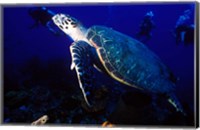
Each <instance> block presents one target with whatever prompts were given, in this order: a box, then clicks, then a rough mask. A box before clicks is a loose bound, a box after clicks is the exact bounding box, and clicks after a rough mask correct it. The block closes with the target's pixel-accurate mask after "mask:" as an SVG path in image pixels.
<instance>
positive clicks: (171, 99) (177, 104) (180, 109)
mask: <svg viewBox="0 0 200 130" xmlns="http://www.w3.org/2000/svg"><path fill="white" fill-rule="evenodd" d="M167 101H168V102H169V103H170V104H171V105H172V106H173V107H174V108H175V109H176V111H177V112H181V113H182V114H183V115H184V116H186V113H185V112H184V110H183V107H182V105H181V103H180V101H179V100H178V99H177V97H176V96H175V95H174V94H170V95H169V96H168V100H167Z"/></svg>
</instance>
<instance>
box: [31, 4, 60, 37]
mask: <svg viewBox="0 0 200 130" xmlns="http://www.w3.org/2000/svg"><path fill="white" fill-rule="evenodd" d="M28 13H29V15H30V16H31V17H32V18H33V19H34V20H35V23H34V24H33V25H32V26H31V27H30V28H31V29H32V28H35V27H38V26H39V25H42V26H44V27H47V28H48V29H49V30H50V31H51V32H52V33H53V34H55V35H61V34H63V33H62V32H61V31H60V29H59V28H58V27H57V26H55V25H54V23H53V21H52V17H53V16H54V15H55V13H54V12H52V11H51V10H49V9H47V8H46V7H33V8H30V9H29V10H28Z"/></svg>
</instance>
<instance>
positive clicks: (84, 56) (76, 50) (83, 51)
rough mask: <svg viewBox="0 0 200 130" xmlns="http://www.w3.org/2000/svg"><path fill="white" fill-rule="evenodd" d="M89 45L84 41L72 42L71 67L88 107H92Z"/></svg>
mask: <svg viewBox="0 0 200 130" xmlns="http://www.w3.org/2000/svg"><path fill="white" fill-rule="evenodd" d="M90 50H91V46H90V45H89V44H88V43H86V42H84V41H78V42H74V43H73V44H72V45H71V46H70V51H71V55H72V64H71V69H74V68H75V70H76V74H77V78H78V82H79V86H80V88H81V90H82V93H83V96H84V99H85V101H86V103H87V105H88V106H89V107H92V104H93V103H92V95H91V90H92V81H93V70H92V69H93V68H92V66H93V63H92V60H91V54H90Z"/></svg>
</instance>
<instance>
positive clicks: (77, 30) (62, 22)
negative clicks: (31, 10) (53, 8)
mask: <svg viewBox="0 0 200 130" xmlns="http://www.w3.org/2000/svg"><path fill="white" fill-rule="evenodd" d="M52 20H53V22H54V23H55V24H56V25H57V26H58V27H59V28H60V29H61V30H62V31H63V32H64V33H65V34H67V35H69V36H70V37H71V38H72V39H73V40H74V41H78V40H84V39H85V32H86V29H85V28H84V27H83V26H82V24H81V23H80V22H79V21H78V20H77V19H75V18H73V17H71V16H69V15H65V14H56V15H54V16H53V17H52Z"/></svg>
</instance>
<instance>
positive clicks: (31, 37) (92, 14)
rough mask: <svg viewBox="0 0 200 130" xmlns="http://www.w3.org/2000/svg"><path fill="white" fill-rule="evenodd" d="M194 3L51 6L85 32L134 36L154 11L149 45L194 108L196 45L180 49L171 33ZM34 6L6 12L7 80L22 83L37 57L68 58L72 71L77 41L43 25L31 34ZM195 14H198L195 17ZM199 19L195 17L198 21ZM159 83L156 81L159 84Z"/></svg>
mask: <svg viewBox="0 0 200 130" xmlns="http://www.w3.org/2000/svg"><path fill="white" fill-rule="evenodd" d="M192 6H194V3H182V4H180V3H176V4H175V3H174V4H170V3H165V4H159V3H152V4H139V3H138V4H136V3H135V4H123V5H122V4H121V5H120V4H115V5H113V4H105V5H92V4H91V5H87V4H86V5H62V6H60V5H50V6H46V7H47V8H49V9H50V10H52V11H54V12H56V13H66V14H70V15H71V16H73V17H75V18H77V19H79V20H80V21H81V22H82V23H83V25H85V27H90V26H92V25H105V26H108V27H112V28H113V29H115V30H117V31H120V32H122V33H124V34H126V35H129V36H131V37H135V35H136V33H137V32H138V31H139V24H140V22H141V20H142V19H143V17H144V15H145V14H146V13H147V12H148V11H153V13H154V17H153V21H154V22H155V24H156V28H155V29H153V31H152V34H153V35H152V38H151V39H150V40H149V41H148V42H147V43H145V44H146V46H148V47H149V48H150V49H151V50H152V51H153V52H155V53H156V54H157V55H158V56H159V57H160V59H161V60H162V61H163V62H164V63H165V64H166V65H167V66H169V68H170V69H171V70H172V72H173V73H174V75H175V76H176V77H178V79H179V80H178V81H177V94H178V97H179V98H180V100H181V101H183V102H186V103H187V104H189V105H190V107H191V108H192V107H193V105H194V100H193V97H194V71H195V70H194V47H195V46H194V44H190V45H187V46H186V45H184V44H179V45H177V44H176V42H175V38H174V37H173V35H172V33H171V31H172V30H173V29H174V26H175V24H176V21H177V19H178V18H179V16H180V15H182V14H183V12H184V11H185V10H187V9H191V7H192ZM30 7H36V6H35V5H23V6H22V5H20V6H10V7H9V6H5V7H4V8H3V38H4V39H3V56H4V57H3V58H4V72H5V74H6V75H8V76H11V77H13V78H15V76H16V77H17V76H18V78H19V76H20V74H19V73H18V72H17V70H18V68H20V66H22V65H23V64H25V63H26V62H27V61H28V60H30V59H31V58H32V57H39V58H40V59H41V60H42V61H43V62H44V63H47V62H48V61H49V60H51V59H59V58H64V59H66V63H67V64H66V69H69V68H70V66H68V65H70V63H71V56H70V53H69V46H70V44H71V43H72V40H71V39H70V38H69V37H67V36H55V35H53V34H52V33H51V32H50V31H49V30H48V29H47V28H46V27H44V26H42V25H40V26H39V27H37V28H34V29H30V28H29V27H30V26H31V25H32V24H33V23H34V20H33V19H32V18H31V17H30V15H28V9H29V8H30ZM193 13H194V12H193ZM193 18H194V14H192V17H191V23H192V22H193V23H194V21H193ZM155 80H156V79H155Z"/></svg>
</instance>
